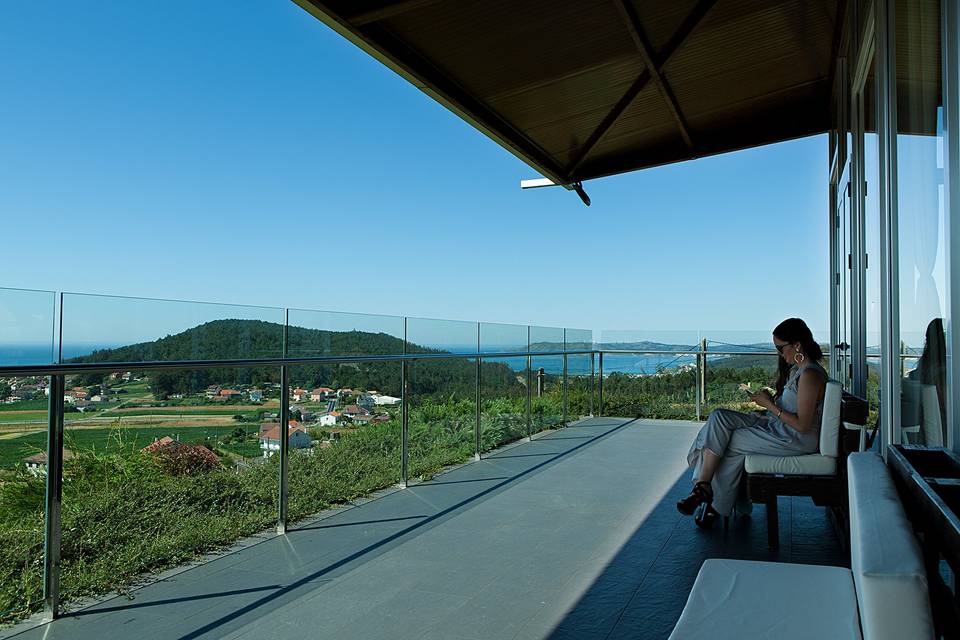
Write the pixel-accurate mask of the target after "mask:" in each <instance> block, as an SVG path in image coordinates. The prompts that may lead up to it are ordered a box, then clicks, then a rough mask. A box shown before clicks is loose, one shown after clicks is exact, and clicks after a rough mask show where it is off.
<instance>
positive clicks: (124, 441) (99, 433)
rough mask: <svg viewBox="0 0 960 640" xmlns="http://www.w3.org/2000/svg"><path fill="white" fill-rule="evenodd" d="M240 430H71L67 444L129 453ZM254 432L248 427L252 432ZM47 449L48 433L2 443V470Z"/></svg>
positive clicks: (252, 452)
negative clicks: (152, 445)
mask: <svg viewBox="0 0 960 640" xmlns="http://www.w3.org/2000/svg"><path fill="white" fill-rule="evenodd" d="M236 428H237V427H236V426H223V427H143V428H131V427H127V428H123V429H67V430H66V431H65V434H64V441H65V446H66V448H67V449H74V450H81V449H82V450H96V451H100V452H115V451H118V450H128V451H129V450H132V449H140V448H143V447H145V446H147V445H148V444H150V443H151V442H153V441H154V440H156V439H157V438H162V437H163V436H170V437H171V438H175V437H177V436H180V439H181V440H182V441H184V442H193V441H196V440H201V439H204V438H214V439H220V438H222V437H223V436H225V435H227V434H228V433H232V432H233V431H234V430H235V429H236ZM254 430H255V429H249V428H248V431H254ZM251 445H252V446H251ZM46 448H47V434H46V432H45V431H38V432H33V433H30V434H27V435H24V436H20V437H18V438H9V439H4V440H0V468H10V467H13V466H14V465H16V464H17V463H18V462H20V461H21V460H22V459H23V458H26V457H27V456H31V455H33V454H35V453H39V452H41V451H46ZM223 448H224V449H226V450H228V451H230V452H232V453H236V454H237V455H242V456H245V457H252V456H256V455H259V454H260V447H259V444H258V443H257V442H249V441H248V442H243V443H234V444H231V445H227V446H224V447H223Z"/></svg>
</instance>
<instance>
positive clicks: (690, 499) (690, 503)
mask: <svg viewBox="0 0 960 640" xmlns="http://www.w3.org/2000/svg"><path fill="white" fill-rule="evenodd" d="M711 502H713V487H711V486H710V483H709V482H707V481H706V480H701V481H700V482H698V483H697V484H695V485H693V491H691V492H690V495H689V496H687V497H686V498H684V499H683V500H679V501H678V502H677V511H679V512H680V513H682V514H683V515H685V516H692V515H693V513H694V511H696V510H697V507H699V506H700V505H701V504H710V503H711Z"/></svg>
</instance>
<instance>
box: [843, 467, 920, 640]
mask: <svg viewBox="0 0 960 640" xmlns="http://www.w3.org/2000/svg"><path fill="white" fill-rule="evenodd" d="M847 476H848V485H849V492H850V568H851V571H852V572H853V580H854V583H855V584H856V590H857V600H858V602H859V604H860V618H861V624H862V626H863V635H864V638H866V639H867V640H888V639H889V640H900V639H902V638H916V639H917V640H920V639H922V638H932V637H933V618H932V616H931V613H930V600H929V597H928V595H927V594H928V592H927V573H926V571H925V570H924V568H923V557H922V556H921V555H920V546H919V545H918V544H917V539H916V538H915V537H914V535H913V527H912V526H911V525H910V522H909V521H908V520H907V517H906V515H905V514H904V512H903V505H901V504H900V499H899V497H898V496H897V490H896V488H895V487H894V485H893V479H892V478H890V473H889V472H888V471H887V466H886V465H885V464H884V463H883V459H882V458H881V457H880V456H879V455H877V454H875V453H871V452H866V453H854V454H851V455H850V456H849V457H848V458H847Z"/></svg>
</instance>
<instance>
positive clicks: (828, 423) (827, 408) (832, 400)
mask: <svg viewBox="0 0 960 640" xmlns="http://www.w3.org/2000/svg"><path fill="white" fill-rule="evenodd" d="M841 396H843V387H841V386H840V383H839V382H834V381H832V380H830V381H828V382H827V387H826V389H824V391H823V413H822V414H821V419H820V453H821V454H823V455H825V456H833V457H834V458H836V457H837V454H838V453H839V452H838V450H837V449H838V446H839V444H840V398H841Z"/></svg>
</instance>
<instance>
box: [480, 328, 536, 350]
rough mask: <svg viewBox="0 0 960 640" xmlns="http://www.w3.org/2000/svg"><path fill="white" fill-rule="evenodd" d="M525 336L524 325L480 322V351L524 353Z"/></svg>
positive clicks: (526, 334)
mask: <svg viewBox="0 0 960 640" xmlns="http://www.w3.org/2000/svg"><path fill="white" fill-rule="evenodd" d="M527 338H528V331H527V326H526V325H522V324H499V323H495V322H481V323H480V352H481V353H526V351H527Z"/></svg>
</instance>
